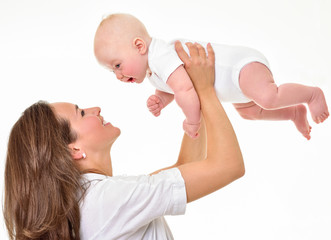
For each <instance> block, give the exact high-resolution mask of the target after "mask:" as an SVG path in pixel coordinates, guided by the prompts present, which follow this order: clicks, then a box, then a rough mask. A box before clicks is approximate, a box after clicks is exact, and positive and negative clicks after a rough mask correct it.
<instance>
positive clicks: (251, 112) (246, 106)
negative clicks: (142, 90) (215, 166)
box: [94, 14, 329, 140]
mask: <svg viewBox="0 0 331 240" xmlns="http://www.w3.org/2000/svg"><path fill="white" fill-rule="evenodd" d="M184 42H185V41H182V43H184ZM184 47H186V46H185V45H184ZM212 47H213V49H214V52H215V57H216V60H215V61H216V63H215V75H216V77H215V89H216V92H217V95H218V98H219V100H220V101H222V102H231V103H233V105H234V107H235V108H236V110H237V111H238V112H239V114H240V115H241V116H242V117H243V118H244V119H250V120H292V121H293V122H294V124H295V126H296V128H297V129H298V130H299V132H301V134H302V135H303V136H304V137H305V138H307V139H308V140H309V139H310V131H311V127H310V125H309V123H308V120H307V110H306V107H305V106H304V105H303V104H304V103H306V104H307V105H308V107H309V110H310V113H311V116H312V119H313V120H314V121H315V122H316V123H321V122H323V121H324V120H325V119H327V118H328V116H329V112H328V107H327V104H326V101H325V97H324V94H323V92H322V90H321V89H320V88H318V87H310V86H304V85H301V84H295V83H287V84H283V85H280V86H277V85H276V84H275V82H274V79H273V76H272V73H271V71H270V69H269V64H268V61H267V60H266V58H265V57H264V56H263V55H262V54H261V53H259V52H258V51H256V50H254V49H251V48H246V47H239V46H228V45H220V44H212ZM94 53H95V56H96V58H97V60H98V61H99V63H100V64H102V65H104V66H105V67H107V68H109V69H110V70H112V71H113V72H114V73H115V74H116V77H117V78H118V79H119V80H121V81H123V82H130V83H142V82H143V81H144V79H145V77H146V76H147V78H148V79H149V80H150V82H151V84H152V85H154V86H155V88H156V90H155V94H154V95H152V96H150V97H149V98H148V100H147V106H148V109H149V111H150V112H151V113H152V114H154V116H159V115H160V112H161V110H162V109H163V108H164V107H165V106H167V105H168V104H169V103H170V102H171V101H172V100H173V99H175V101H176V102H177V104H178V105H179V106H180V107H181V109H182V111H183V113H184V115H185V116H186V119H185V120H184V123H183V128H184V130H185V132H186V133H187V134H188V135H189V136H190V137H192V138H196V137H197V132H198V130H199V127H200V102H199V98H198V96H197V93H196V92H195V90H194V87H193V84H192V82H191V80H190V78H189V76H188V74H187V72H186V71H185V69H184V67H183V63H182V62H181V60H180V59H179V57H178V56H177V53H176V51H175V48H174V43H167V42H164V41H162V40H159V39H155V38H151V37H150V36H149V34H148V32H147V30H146V28H145V26H144V25H143V24H142V23H141V22H140V21H139V20H138V19H137V18H135V17H134V16H131V15H129V14H112V15H109V16H108V17H107V18H105V19H104V20H103V21H102V22H101V23H100V25H99V27H98V29H97V31H96V34H95V39H94Z"/></svg>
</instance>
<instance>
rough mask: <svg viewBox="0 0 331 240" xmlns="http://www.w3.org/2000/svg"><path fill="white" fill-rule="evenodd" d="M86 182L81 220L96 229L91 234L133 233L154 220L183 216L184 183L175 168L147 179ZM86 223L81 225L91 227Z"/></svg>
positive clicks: (132, 177) (118, 178)
mask: <svg viewBox="0 0 331 240" xmlns="http://www.w3.org/2000/svg"><path fill="white" fill-rule="evenodd" d="M90 183H91V186H90V187H89V190H88V192H87V194H86V196H85V198H84V201H83V203H82V205H83V206H82V207H81V209H82V210H81V212H82V214H84V215H85V216H84V218H82V219H83V220H84V219H87V221H89V222H93V224H94V225H95V226H97V227H96V228H98V229H94V230H93V231H94V232H99V233H100V231H101V232H102V231H109V229H112V230H114V229H117V230H116V231H115V232H118V231H121V232H128V231H129V232H130V231H131V232H132V231H133V232H134V231H136V230H137V229H139V228H141V227H142V226H144V225H146V224H149V223H150V222H151V221H153V220H154V219H156V218H159V217H162V216H165V215H179V214H184V213H185V209H186V203H187V199H186V190H185V183H184V179H183V178H182V176H181V173H180V171H179V170H178V169H177V168H172V169H168V170H165V171H161V172H160V173H158V174H155V175H151V176H150V175H141V176H119V177H109V178H105V179H102V180H96V181H91V180H90ZM86 214H87V215H88V216H86ZM88 224H89V223H86V222H85V223H84V222H82V224H81V225H82V227H84V226H85V225H86V226H88V227H89V228H91V225H88Z"/></svg>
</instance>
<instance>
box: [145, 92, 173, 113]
mask: <svg viewBox="0 0 331 240" xmlns="http://www.w3.org/2000/svg"><path fill="white" fill-rule="evenodd" d="M172 100H174V95H173V94H170V93H167V92H162V91H159V90H157V89H156V90H155V95H152V96H150V97H149V98H148V100H147V107H148V110H149V111H150V112H151V113H152V114H153V115H154V116H155V117H157V116H159V115H160V113H161V110H162V109H163V108H165V107H166V106H167V105H168V104H169V103H171V101H172Z"/></svg>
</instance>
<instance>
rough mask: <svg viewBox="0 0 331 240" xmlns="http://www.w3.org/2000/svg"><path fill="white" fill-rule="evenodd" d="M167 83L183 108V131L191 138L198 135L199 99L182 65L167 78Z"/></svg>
mask: <svg viewBox="0 0 331 240" xmlns="http://www.w3.org/2000/svg"><path fill="white" fill-rule="evenodd" d="M167 84H168V85H169V86H170V87H171V89H172V90H173V91H174V94H175V101H176V102H177V104H178V105H179V107H180V108H181V109H182V110H183V112H184V114H185V116H186V119H185V121H184V123H183V128H184V130H185V132H186V133H187V134H188V135H189V136H190V137H192V138H196V137H197V136H198V130H199V128H200V101H199V97H198V95H197V93H196V91H195V89H194V87H193V84H192V81H191V79H190V77H189V75H188V74H187V72H186V70H185V69H184V67H183V66H179V67H178V68H177V69H176V70H175V71H174V72H173V73H172V74H171V75H170V77H169V78H168V81H167Z"/></svg>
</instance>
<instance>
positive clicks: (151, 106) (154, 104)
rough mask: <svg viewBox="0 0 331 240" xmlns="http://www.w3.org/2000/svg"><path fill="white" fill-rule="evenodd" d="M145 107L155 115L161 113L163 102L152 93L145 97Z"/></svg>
mask: <svg viewBox="0 0 331 240" xmlns="http://www.w3.org/2000/svg"><path fill="white" fill-rule="evenodd" d="M147 107H148V110H149V111H150V112H151V113H152V114H153V115H154V116H155V117H157V116H159V115H160V114H161V110H162V108H163V103H162V101H161V99H160V98H159V97H158V96H156V95H152V96H150V97H149V98H148V99H147Z"/></svg>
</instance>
